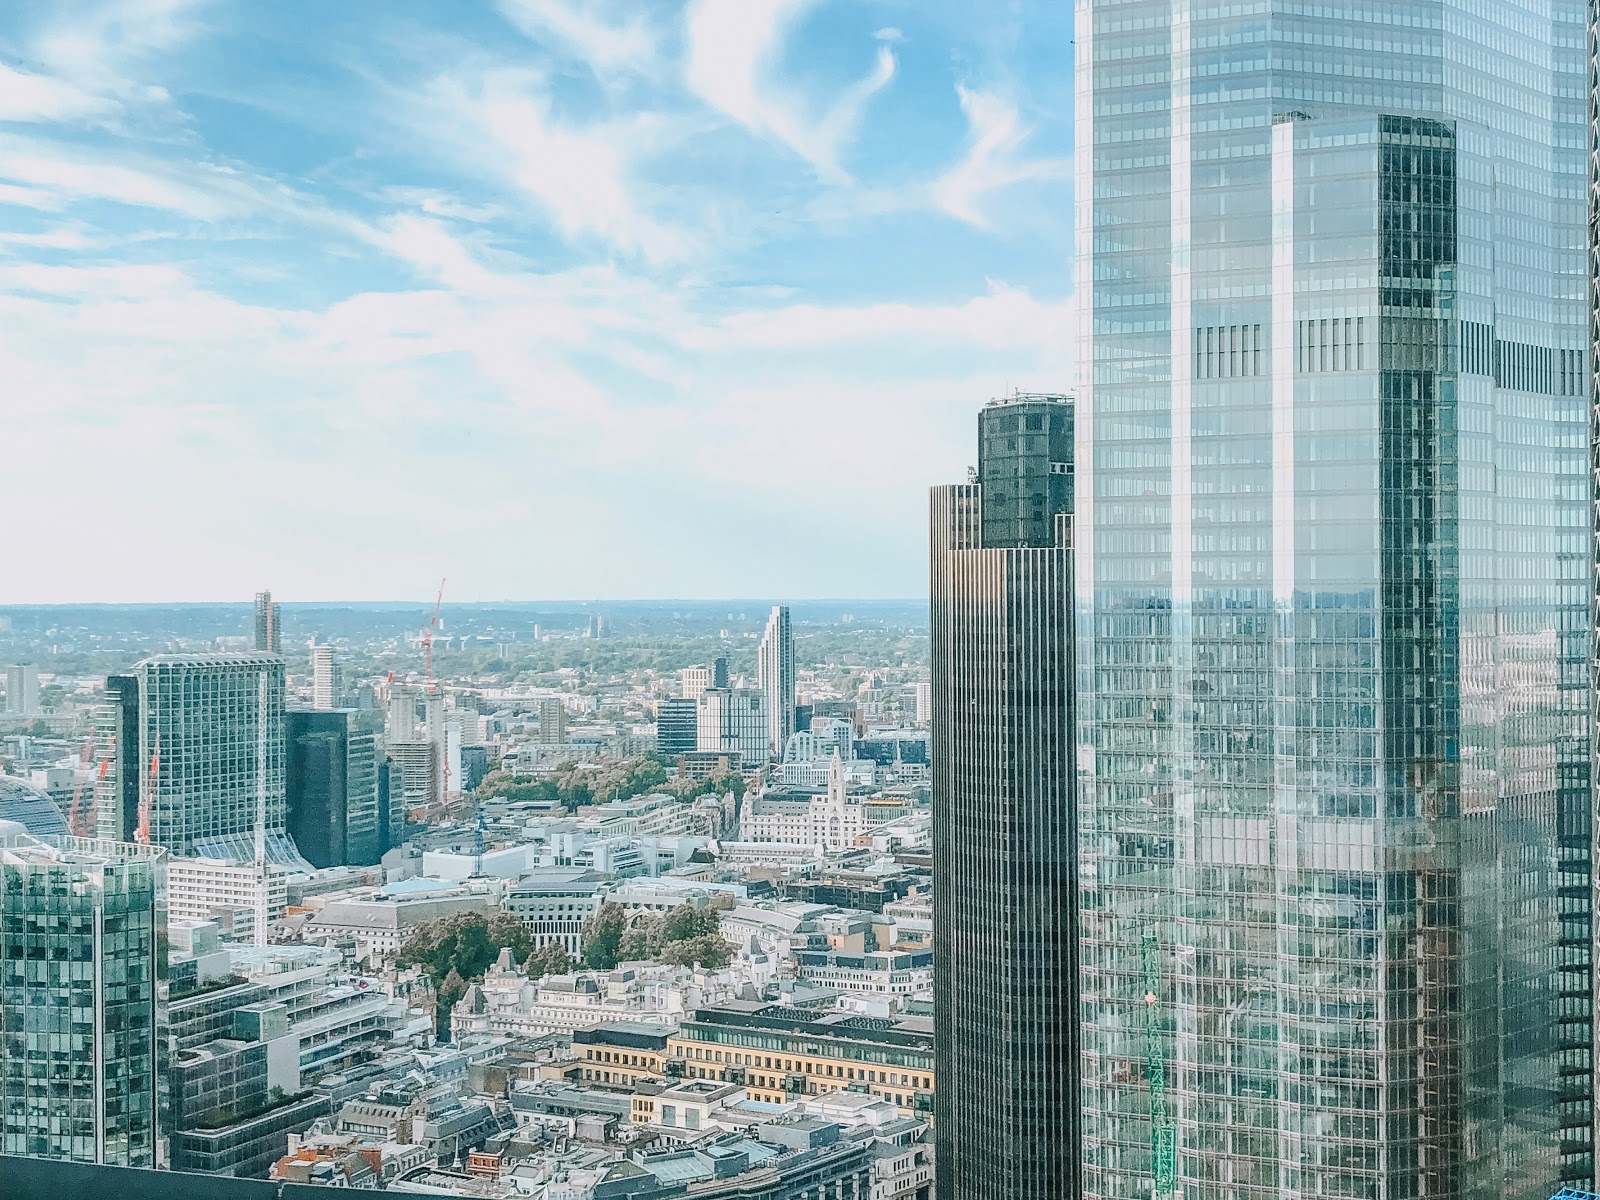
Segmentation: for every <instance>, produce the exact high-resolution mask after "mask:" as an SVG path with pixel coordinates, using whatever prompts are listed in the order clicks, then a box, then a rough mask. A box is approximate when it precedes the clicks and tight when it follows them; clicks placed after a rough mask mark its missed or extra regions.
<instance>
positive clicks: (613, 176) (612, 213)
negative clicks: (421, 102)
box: [418, 71, 688, 262]
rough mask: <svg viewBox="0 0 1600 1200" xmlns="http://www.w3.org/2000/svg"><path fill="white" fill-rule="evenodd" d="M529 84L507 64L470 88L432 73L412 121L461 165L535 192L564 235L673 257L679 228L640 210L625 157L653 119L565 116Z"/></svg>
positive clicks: (640, 147)
mask: <svg viewBox="0 0 1600 1200" xmlns="http://www.w3.org/2000/svg"><path fill="white" fill-rule="evenodd" d="M538 85H539V81H538V80H537V79H536V78H535V77H533V76H530V75H527V74H526V73H521V72H508V71H501V72H495V73H491V74H489V75H488V76H486V77H484V78H483V79H482V80H481V81H478V82H477V84H476V86H474V87H471V88H469V87H468V86H467V85H465V84H463V83H462V82H460V81H458V80H453V79H440V80H438V81H436V82H435V84H434V85H433V87H432V88H430V89H429V92H428V99H427V105H426V108H425V110H424V111H423V113H422V114H421V115H420V116H419V118H418V119H419V120H420V121H421V122H422V123H423V124H424V125H425V126H426V127H427V128H428V130H429V136H430V137H432V138H434V139H436V140H437V141H438V144H440V145H441V146H444V145H446V144H447V142H449V143H453V144H454V146H455V147H456V152H457V153H460V154H464V155H465V156H466V158H467V159H468V160H469V161H468V162H467V163H466V164H464V165H467V166H468V167H469V168H470V169H473V170H479V171H481V170H484V169H489V170H492V171H495V172H497V173H498V174H499V176H500V177H501V178H502V179H503V180H504V181H505V182H507V183H509V184H511V185H512V186H514V187H516V188H518V189H519V190H521V191H522V192H524V193H526V194H527V195H528V196H531V197H532V198H533V199H534V200H536V201H537V202H538V203H539V205H540V206H541V207H542V208H543V209H544V210H545V212H546V213H547V214H548V215H549V216H550V217H551V218H552V220H553V221H554V223H555V225H556V227H557V229H559V230H560V232H561V234H562V235H563V236H564V237H566V238H567V239H569V240H578V239H582V238H588V237H592V238H597V239H599V240H600V241H602V242H604V243H607V244H609V245H610V246H611V247H613V248H615V249H617V250H620V251H622V252H624V253H627V254H636V255H640V256H642V257H644V258H646V259H649V260H651V261H657V262H660V261H666V260H670V259H675V258H679V257H681V256H682V255H683V254H684V253H685V252H686V250H687V248H688V246H687V241H686V239H685V237H684V235H683V234H682V233H681V232H680V231H678V230H675V229H673V228H671V227H670V226H668V225H666V224H663V223H662V222H660V221H658V220H657V219H656V218H655V217H653V216H652V215H651V214H650V213H649V212H648V211H646V209H645V208H644V207H643V205H642V204H641V203H640V201H639V196H640V195H641V194H642V193H644V192H645V188H644V187H643V185H642V184H641V183H640V182H639V181H638V180H637V179H636V178H635V177H634V164H635V162H636V161H637V160H639V159H640V158H642V157H645V156H647V155H648V154H649V153H652V152H654V150H656V149H659V148H660V147H659V139H658V137H657V135H658V134H660V133H662V132H663V130H662V123H661V121H660V119H659V118H655V117H652V116H650V115H648V114H646V115H643V116H639V117H636V118H633V119H631V120H627V121H602V122H596V123H594V124H589V125H583V126H578V125H572V124H567V123H565V122H563V121H562V120H560V119H559V118H557V117H556V116H555V114H554V113H553V112H552V111H551V108H550V102H549V99H548V98H547V96H546V95H544V94H543V93H542V92H541V91H540V90H539V86H538ZM441 114H442V115H443V119H442V120H441Z"/></svg>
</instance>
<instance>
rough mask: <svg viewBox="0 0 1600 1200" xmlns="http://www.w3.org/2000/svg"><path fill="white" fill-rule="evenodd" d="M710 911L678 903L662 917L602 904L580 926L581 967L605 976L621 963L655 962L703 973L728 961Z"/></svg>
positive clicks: (725, 945)
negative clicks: (581, 930) (602, 972)
mask: <svg viewBox="0 0 1600 1200" xmlns="http://www.w3.org/2000/svg"><path fill="white" fill-rule="evenodd" d="M721 923H722V919H721V917H720V916H719V915H718V913H717V912H716V910H715V909H709V908H695V907H694V906H693V905H690V904H680V905H679V906H678V907H677V908H674V909H672V910H671V911H670V912H666V913H635V914H634V915H633V916H631V917H630V916H629V915H628V911H627V910H626V909H625V908H623V907H622V905H620V904H616V903H614V902H612V901H607V902H606V903H604V904H602V905H601V906H600V907H599V908H598V909H597V910H595V913H594V915H593V916H592V917H590V918H589V919H588V920H586V921H585V922H584V923H583V955H582V957H583V965H584V966H586V967H589V968H590V969H592V970H596V971H609V970H610V969H611V968H612V967H614V966H616V965H617V964H618V963H623V962H661V963H674V964H676V965H678V966H683V967H690V966H701V967H705V968H707V969H708V970H716V969H717V968H719V967H725V966H727V965H728V963H730V962H731V961H733V953H734V948H733V945H732V943H730V942H729V941H728V940H727V939H726V938H725V937H723V936H722V935H721V933H720V932H718V931H719V929H720V927H721Z"/></svg>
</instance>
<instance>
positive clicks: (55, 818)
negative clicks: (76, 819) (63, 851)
mask: <svg viewBox="0 0 1600 1200" xmlns="http://www.w3.org/2000/svg"><path fill="white" fill-rule="evenodd" d="M0 821H7V822H9V821H15V822H16V823H17V824H18V825H21V826H22V827H23V828H24V829H25V830H26V831H27V832H29V833H31V834H32V835H33V836H34V837H59V836H61V835H62V834H65V833H68V832H70V831H69V830H68V829H67V819H66V817H64V816H62V815H61V809H59V808H58V807H56V802H55V801H54V800H52V799H50V797H49V796H47V795H45V794H44V793H43V792H41V791H40V790H39V789H38V788H36V787H34V786H33V784H31V783H29V782H28V781H27V780H26V779H17V778H15V777H13V776H10V775H0Z"/></svg>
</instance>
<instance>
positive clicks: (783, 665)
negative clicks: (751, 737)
mask: <svg viewBox="0 0 1600 1200" xmlns="http://www.w3.org/2000/svg"><path fill="white" fill-rule="evenodd" d="M756 679H757V683H758V684H759V686H760V688H761V690H762V692H763V693H764V694H765V695H766V702H767V725H768V729H769V731H770V732H769V734H768V738H769V741H770V742H771V753H772V755H773V756H774V757H782V755H783V748H784V747H785V746H787V745H788V744H789V735H790V734H791V733H793V732H794V698H795V697H794V682H795V670H794V629H793V627H792V626H791V625H790V623H789V609H788V606H787V605H783V604H775V605H773V607H772V613H771V615H770V616H768V618H767V628H766V631H765V632H764V633H763V634H762V635H761V645H760V647H759V649H758V651H757V654H756Z"/></svg>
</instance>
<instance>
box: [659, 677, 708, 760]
mask: <svg viewBox="0 0 1600 1200" xmlns="http://www.w3.org/2000/svg"><path fill="white" fill-rule="evenodd" d="M701 690H702V691H703V690H704V689H701ZM697 707H698V704H697V702H696V701H695V700H688V699H684V698H682V697H677V696H672V697H668V698H667V699H665V700H662V701H661V702H660V703H659V704H658V705H656V749H657V750H658V751H659V752H660V753H661V755H662V756H663V757H664V758H667V759H669V760H676V759H678V758H680V757H681V756H683V755H685V754H688V753H690V752H691V751H693V750H694V749H696V748H697V747H698V745H699V732H698V730H699V715H698V714H697V712H696V711H695V710H696V708H697Z"/></svg>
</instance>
